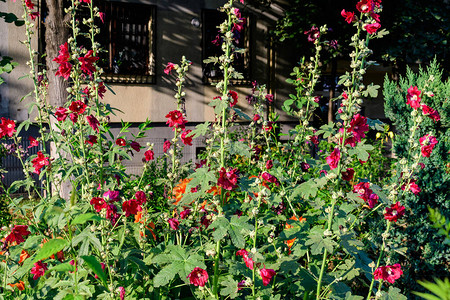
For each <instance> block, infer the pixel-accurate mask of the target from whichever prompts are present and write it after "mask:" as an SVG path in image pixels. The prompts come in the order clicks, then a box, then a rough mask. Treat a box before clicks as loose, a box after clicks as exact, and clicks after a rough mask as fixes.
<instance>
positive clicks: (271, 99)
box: [266, 94, 273, 103]
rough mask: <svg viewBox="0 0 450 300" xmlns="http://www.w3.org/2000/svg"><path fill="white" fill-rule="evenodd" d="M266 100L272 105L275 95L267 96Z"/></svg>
mask: <svg viewBox="0 0 450 300" xmlns="http://www.w3.org/2000/svg"><path fill="white" fill-rule="evenodd" d="M266 100H267V102H269V103H272V102H273V95H272V94H267V95H266Z"/></svg>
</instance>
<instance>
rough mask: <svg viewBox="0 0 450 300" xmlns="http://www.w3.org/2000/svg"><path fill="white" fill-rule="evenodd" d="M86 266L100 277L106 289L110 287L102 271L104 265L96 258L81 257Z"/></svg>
mask: <svg viewBox="0 0 450 300" xmlns="http://www.w3.org/2000/svg"><path fill="white" fill-rule="evenodd" d="M81 258H82V259H83V260H84V262H85V263H86V265H87V266H88V267H89V268H90V269H91V270H92V271H93V272H94V273H95V275H97V276H98V278H99V279H100V281H101V282H102V283H103V285H104V286H105V287H107V286H108V284H107V282H106V274H105V272H104V271H103V269H102V265H101V264H100V263H99V262H98V261H97V258H95V256H81Z"/></svg>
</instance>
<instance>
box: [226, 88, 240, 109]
mask: <svg viewBox="0 0 450 300" xmlns="http://www.w3.org/2000/svg"><path fill="white" fill-rule="evenodd" d="M228 97H230V98H231V99H232V101H230V107H233V106H235V105H236V103H237V101H238V93H236V92H235V91H228Z"/></svg>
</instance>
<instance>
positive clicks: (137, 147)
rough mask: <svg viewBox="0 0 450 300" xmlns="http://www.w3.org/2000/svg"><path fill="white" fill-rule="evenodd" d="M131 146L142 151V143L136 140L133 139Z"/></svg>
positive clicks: (137, 150)
mask: <svg viewBox="0 0 450 300" xmlns="http://www.w3.org/2000/svg"><path fill="white" fill-rule="evenodd" d="M130 147H131V148H133V150H134V151H136V152H139V151H141V144H139V143H138V142H136V141H132V142H131V143H130Z"/></svg>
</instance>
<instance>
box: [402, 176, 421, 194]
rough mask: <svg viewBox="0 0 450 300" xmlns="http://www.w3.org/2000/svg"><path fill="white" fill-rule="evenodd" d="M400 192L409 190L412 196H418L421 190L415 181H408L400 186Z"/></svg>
mask: <svg viewBox="0 0 450 300" xmlns="http://www.w3.org/2000/svg"><path fill="white" fill-rule="evenodd" d="M402 190H403V191H404V190H407V191H408V190H409V191H411V192H412V193H413V194H414V195H418V194H419V193H420V192H421V191H422V190H421V189H420V187H419V186H418V185H417V183H416V180H415V179H410V180H409V183H405V184H404V185H402Z"/></svg>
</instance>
